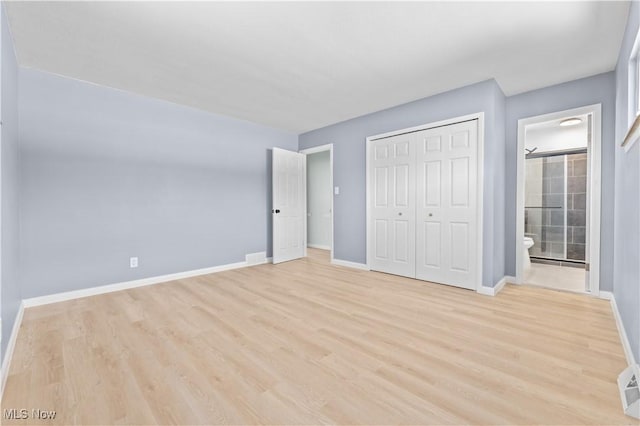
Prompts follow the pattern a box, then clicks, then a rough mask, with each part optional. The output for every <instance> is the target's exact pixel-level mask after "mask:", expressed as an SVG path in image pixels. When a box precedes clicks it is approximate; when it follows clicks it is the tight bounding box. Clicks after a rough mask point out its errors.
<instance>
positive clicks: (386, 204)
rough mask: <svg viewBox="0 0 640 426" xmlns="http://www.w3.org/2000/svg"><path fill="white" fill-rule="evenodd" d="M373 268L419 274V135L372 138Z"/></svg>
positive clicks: (401, 273)
mask: <svg viewBox="0 0 640 426" xmlns="http://www.w3.org/2000/svg"><path fill="white" fill-rule="evenodd" d="M371 144H372V146H371V147H370V151H369V152H370V155H371V158H370V163H369V164H371V167H372V169H371V174H370V176H371V179H372V180H373V182H372V185H371V188H372V189H373V193H372V197H371V202H372V205H371V224H372V227H373V247H372V249H373V256H372V257H371V265H370V266H371V268H372V269H374V270H376V271H382V272H388V273H390V274H396V275H404V276H406V277H415V274H416V197H415V192H416V164H415V158H416V157H415V138H414V135H413V134H411V133H409V134H405V135H399V136H394V137H391V138H385V139H380V140H377V141H373V142H371Z"/></svg>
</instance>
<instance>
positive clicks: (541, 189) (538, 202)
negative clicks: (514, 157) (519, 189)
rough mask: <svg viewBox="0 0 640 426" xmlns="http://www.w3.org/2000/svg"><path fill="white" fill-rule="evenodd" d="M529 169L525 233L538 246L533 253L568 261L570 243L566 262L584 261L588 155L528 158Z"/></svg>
mask: <svg viewBox="0 0 640 426" xmlns="http://www.w3.org/2000/svg"><path fill="white" fill-rule="evenodd" d="M565 157H567V158H566V163H565ZM565 166H566V177H565ZM526 167H527V168H526V184H525V207H526V208H525V234H526V235H527V236H530V237H532V238H533V240H534V243H535V244H534V246H533V247H532V248H531V249H530V251H529V252H530V254H531V255H532V256H536V257H544V258H551V259H565V244H566V259H569V260H579V261H584V259H585V237H586V232H585V231H586V187H587V175H586V171H587V156H586V154H571V155H566V156H565V155H558V156H553V157H544V158H532V159H527V163H526ZM565 179H566V191H565ZM565 194H566V195H565ZM565 210H566V213H567V235H566V242H565V222H564V215H565Z"/></svg>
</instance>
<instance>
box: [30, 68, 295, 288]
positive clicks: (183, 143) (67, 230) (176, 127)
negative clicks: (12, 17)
mask: <svg viewBox="0 0 640 426" xmlns="http://www.w3.org/2000/svg"><path fill="white" fill-rule="evenodd" d="M19 113H20V116H19V117H20V156H21V158H20V166H21V168H20V191H21V197H20V220H21V229H22V234H21V248H20V256H21V274H22V276H21V278H22V297H23V298H29V297H34V296H42V295H46V294H51V293H57V292H63V291H69V290H76V289H82V288H87V287H93V286H98V285H104V284H111V283H117V282H122V281H128V280H133V279H138V278H143V277H150V276H156V275H162V274H167V273H174V272H180V271H187V270H192V269H199V268H205V267H211V266H216V265H222V264H228V263H234V262H240V261H244V259H245V254H247V253H253V252H260V251H268V252H270V246H271V237H270V233H271V228H270V225H271V214H270V203H271V195H270V186H271V182H270V169H269V164H270V160H269V158H270V155H271V151H270V148H272V147H281V148H285V149H289V150H297V148H298V146H297V145H298V142H297V136H296V135H293V134H289V133H285V132H282V131H278V130H274V129H271V128H268V127H264V126H260V125H257V124H252V123H249V122H245V121H240V120H236V119H232V118H227V117H222V116H217V115H213V114H209V113H205V112H202V111H198V110H195V109H191V108H187V107H183V106H179V105H175V104H172V103H168V102H164V101H160V100H155V99H151V98H146V97H142V96H138V95H134V94H131V93H126V92H122V91H118V90H113V89H109V88H105V87H102V86H97V85H94V84H89V83H85V82H81V81H77V80H73V79H68V78H63V77H60V76H56V75H53V74H49V73H45V72H40V71H36V70H33V69H24V68H21V69H20V91H19ZM131 256H137V257H138V258H139V265H140V266H139V267H138V268H137V269H130V268H129V257H131Z"/></svg>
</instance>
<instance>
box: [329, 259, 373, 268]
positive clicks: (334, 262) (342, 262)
mask: <svg viewBox="0 0 640 426" xmlns="http://www.w3.org/2000/svg"><path fill="white" fill-rule="evenodd" d="M331 264H332V265H336V266H345V267H347V268H354V269H361V270H363V271H369V267H368V266H367V265H365V264H364V263H357V262H350V261H348V260H340V259H331Z"/></svg>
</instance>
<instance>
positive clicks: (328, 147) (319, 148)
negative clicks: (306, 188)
mask: <svg viewBox="0 0 640 426" xmlns="http://www.w3.org/2000/svg"><path fill="white" fill-rule="evenodd" d="M324 151H329V185H331V244H330V247H329V250H330V252H331V257H330V259H331V261H332V262H333V259H334V258H333V240H334V236H333V196H334V193H333V144H332V143H329V144H326V145H320V146H314V147H313V148H307V149H301V150H300V151H298V152H300V154H305V155H309V154H317V153H318V152H324ZM305 182H306V181H305ZM305 194H306V192H305ZM307 195H308V194H307ZM304 234H305V241H306V240H307V238H306V235H307V218H306V215H305V219H304ZM307 245H308V244H307ZM304 250H305V251H304V255H305V256H306V255H307V248H306V247H305V249H304Z"/></svg>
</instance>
